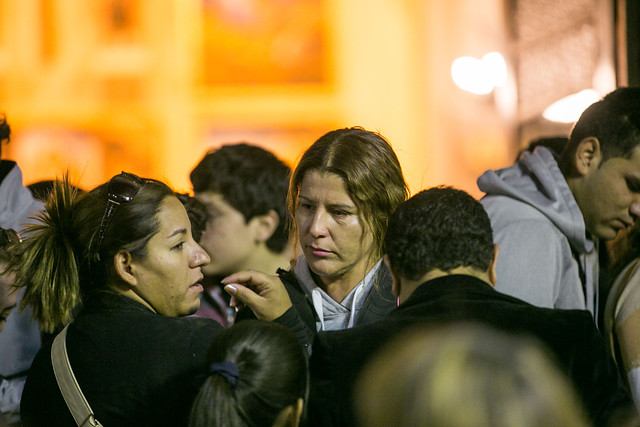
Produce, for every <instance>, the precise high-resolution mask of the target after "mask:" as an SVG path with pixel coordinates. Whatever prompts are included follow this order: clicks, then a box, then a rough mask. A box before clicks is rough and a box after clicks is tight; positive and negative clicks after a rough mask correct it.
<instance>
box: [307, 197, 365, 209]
mask: <svg viewBox="0 0 640 427" xmlns="http://www.w3.org/2000/svg"><path fill="white" fill-rule="evenodd" d="M298 199H304V200H305V201H307V202H311V203H316V201H315V200H313V199H310V198H308V197H305V196H298ZM327 206H328V207H330V208H333V209H335V208H340V209H357V206H355V204H354V205H345V204H341V203H329V204H327Z"/></svg>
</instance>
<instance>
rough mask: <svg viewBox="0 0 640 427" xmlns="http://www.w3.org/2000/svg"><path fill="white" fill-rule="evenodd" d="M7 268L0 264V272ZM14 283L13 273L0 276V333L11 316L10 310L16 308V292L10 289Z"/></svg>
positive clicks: (5, 265)
mask: <svg viewBox="0 0 640 427" xmlns="http://www.w3.org/2000/svg"><path fill="white" fill-rule="evenodd" d="M6 268H7V264H6V263H4V262H0V272H2V271H4V270H5V269H6ZM14 281H15V274H14V273H4V274H0V332H2V329H3V328H4V322H5V321H6V320H7V317H9V314H11V310H13V308H14V307H15V306H16V298H17V296H18V295H17V294H18V292H16V291H14V290H12V289H11V285H13V283H14Z"/></svg>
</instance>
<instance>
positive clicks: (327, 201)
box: [223, 127, 408, 345]
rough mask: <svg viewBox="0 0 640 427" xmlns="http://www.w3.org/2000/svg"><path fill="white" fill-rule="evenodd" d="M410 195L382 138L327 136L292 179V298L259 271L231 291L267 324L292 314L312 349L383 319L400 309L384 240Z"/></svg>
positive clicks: (348, 133)
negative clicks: (318, 341) (330, 333)
mask: <svg viewBox="0 0 640 427" xmlns="http://www.w3.org/2000/svg"><path fill="white" fill-rule="evenodd" d="M407 195H408V189H407V185H406V183H405V181H404V177H403V175H402V169H401V167H400V162H399V161H398V158H397V157H396V155H395V153H394V151H393V149H392V148H391V145H390V144H389V142H387V140H385V139H384V138H383V137H382V136H381V135H379V134H377V133H374V132H370V131H367V130H364V129H362V128H357V127H355V128H346V129H338V130H334V131H331V132H329V133H327V134H325V135H323V136H322V137H321V138H320V139H318V140H317V141H316V142H315V143H313V145H311V147H309V148H308V149H307V150H306V151H305V153H304V154H303V155H302V157H301V159H300V161H299V163H298V165H297V166H296V168H295V170H294V171H293V174H292V176H291V183H290V186H289V197H288V200H289V210H290V212H291V215H292V217H293V225H294V231H295V235H296V238H297V239H296V240H297V243H298V244H299V245H300V249H301V250H302V255H301V256H299V257H298V259H297V260H296V263H295V266H294V267H293V269H292V270H291V271H282V270H280V271H279V276H280V279H281V281H282V282H283V283H284V285H285V287H286V292H284V288H283V287H282V286H281V285H279V281H278V280H277V279H275V278H274V277H272V276H267V275H263V274H261V273H258V272H241V273H238V274H233V275H231V276H229V277H227V278H226V279H225V280H223V283H225V284H226V285H227V286H226V289H227V291H228V292H229V293H230V294H231V295H233V296H234V297H235V298H236V299H237V300H239V301H241V302H242V303H245V304H247V305H248V306H249V307H250V308H251V309H252V311H253V312H254V313H255V315H256V316H257V317H258V318H260V319H264V320H273V319H275V318H278V317H280V316H281V315H283V314H285V313H286V314H287V316H286V317H285V318H283V319H280V320H281V321H282V322H283V323H286V324H288V323H289V322H294V323H297V327H298V329H301V326H300V323H299V320H301V321H302V323H304V326H305V329H306V332H307V338H306V340H307V342H306V344H307V345H308V344H309V343H310V342H311V336H312V335H313V334H315V332H316V331H326V330H336V329H345V328H350V327H352V326H355V325H360V324H365V323H370V322H373V321H376V320H379V319H381V318H382V317H384V315H385V314H386V313H388V312H389V311H391V310H392V309H393V308H395V307H396V305H397V304H396V298H395V297H394V296H393V294H392V292H391V277H390V275H389V272H388V271H387V269H386V267H385V266H384V265H383V263H382V241H383V238H384V232H385V229H386V226H387V222H388V220H389V217H390V216H391V214H392V213H393V211H394V210H395V208H396V206H398V204H400V203H401V202H402V201H404V200H405V199H406V197H407ZM265 292H266V294H265ZM275 293H277V296H275V297H274V298H271V297H272V296H274V295H275ZM265 297H266V298H265ZM292 305H293V307H295V310H291V311H289V309H290V308H291V306H292ZM242 317H243V314H241V313H239V319H241V318H242ZM290 327H293V328H296V326H293V324H291V325H290Z"/></svg>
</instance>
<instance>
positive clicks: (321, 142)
mask: <svg viewBox="0 0 640 427" xmlns="http://www.w3.org/2000/svg"><path fill="white" fill-rule="evenodd" d="M313 171H318V172H329V173H333V174H336V175H338V176H339V177H340V178H342V180H343V181H344V186H345V188H346V189H347V193H348V194H349V197H351V199H352V200H353V202H354V203H355V205H356V206H357V207H358V210H359V211H360V214H361V215H362V219H363V220H364V221H365V222H366V224H367V225H368V226H369V229H370V230H371V233H372V237H373V243H374V248H375V253H374V254H373V255H374V256H375V257H376V259H379V257H380V256H382V240H383V236H384V232H385V230H386V228H387V222H388V220H389V216H391V214H392V213H393V211H394V210H395V209H396V206H398V204H399V203H400V202H402V201H403V200H405V199H406V198H407V195H408V194H409V189H408V187H407V183H406V182H405V180H404V176H403V175H402V168H401V166H400V162H399V161H398V158H397V156H396V153H395V152H394V151H393V148H392V147H391V144H389V142H388V141H387V140H386V139H385V138H384V137H383V136H382V135H380V134H379V133H376V132H372V131H368V130H365V129H363V128H361V127H352V128H344V129H337V130H333V131H331V132H328V133H326V134H324V135H323V136H321V137H320V138H319V139H318V140H317V141H316V142H314V143H313V145H311V146H310V147H309V148H308V149H307V150H306V151H305V152H304V154H303V155H302V157H301V159H300V161H299V162H298V165H297V166H296V168H295V170H294V172H293V174H292V176H291V184H290V186H289V210H290V211H291V215H292V217H293V216H294V215H295V210H296V206H297V203H298V193H299V192H300V187H301V186H302V181H303V180H304V177H305V176H306V174H307V173H308V172H313Z"/></svg>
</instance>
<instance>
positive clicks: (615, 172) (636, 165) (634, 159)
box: [576, 146, 640, 240]
mask: <svg viewBox="0 0 640 427" xmlns="http://www.w3.org/2000/svg"><path fill="white" fill-rule="evenodd" d="M576 200H577V202H578V205H579V206H580V210H581V211H582V215H583V217H584V221H585V225H586V227H587V230H588V231H589V232H591V233H592V234H593V235H594V236H595V237H597V238H600V239H605V240H611V239H613V238H615V237H616V235H617V234H618V232H619V231H620V230H622V229H624V228H626V227H629V226H631V225H633V223H634V222H635V221H636V219H637V218H638V216H640V146H638V147H636V148H635V149H634V150H633V152H632V156H631V157H630V158H628V159H627V158H622V157H614V158H612V159H609V160H607V161H605V162H604V163H602V164H601V165H600V167H592V168H591V169H590V170H589V171H588V172H587V174H586V175H584V177H583V187H582V188H581V190H580V192H579V193H578V194H576Z"/></svg>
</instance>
